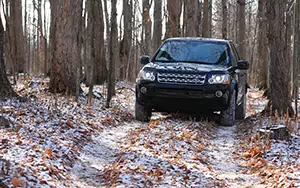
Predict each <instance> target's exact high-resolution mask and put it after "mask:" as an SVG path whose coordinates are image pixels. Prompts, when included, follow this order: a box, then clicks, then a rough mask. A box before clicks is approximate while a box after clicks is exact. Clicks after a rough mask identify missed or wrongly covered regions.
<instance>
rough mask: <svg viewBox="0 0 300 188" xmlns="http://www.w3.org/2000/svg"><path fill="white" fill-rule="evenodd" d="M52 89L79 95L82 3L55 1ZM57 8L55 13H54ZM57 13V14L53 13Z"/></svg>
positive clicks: (52, 37)
mask: <svg viewBox="0 0 300 188" xmlns="http://www.w3.org/2000/svg"><path fill="white" fill-rule="evenodd" d="M50 3H51V11H52V12H51V13H52V14H51V15H52V17H53V19H52V20H51V21H52V22H51V27H52V30H51V32H52V33H51V39H50V41H51V48H52V49H51V54H50V55H51V60H50V61H51V75H50V90H51V91H54V92H65V91H68V92H69V93H70V94H75V92H76V75H77V74H76V72H77V67H78V66H80V65H81V57H80V51H81V42H80V37H79V36H80V32H81V21H82V19H81V17H82V3H83V1H82V0H66V1H54V0H51V1H50ZM52 9H53V10H52ZM53 13H54V14H53Z"/></svg>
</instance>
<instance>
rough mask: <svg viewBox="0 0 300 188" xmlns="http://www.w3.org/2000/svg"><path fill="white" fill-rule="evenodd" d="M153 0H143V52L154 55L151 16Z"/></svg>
mask: <svg viewBox="0 0 300 188" xmlns="http://www.w3.org/2000/svg"><path fill="white" fill-rule="evenodd" d="M151 2H152V1H151ZM151 2H150V0H143V35H142V36H143V41H144V45H143V53H144V54H148V55H152V43H151V41H152V40H151V38H152V37H151V33H152V21H151V16H150V8H151Z"/></svg>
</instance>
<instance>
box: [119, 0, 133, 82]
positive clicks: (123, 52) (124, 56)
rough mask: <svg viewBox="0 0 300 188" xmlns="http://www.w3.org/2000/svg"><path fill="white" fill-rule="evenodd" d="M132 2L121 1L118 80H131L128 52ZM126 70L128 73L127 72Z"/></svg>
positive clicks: (129, 48)
mask: <svg viewBox="0 0 300 188" xmlns="http://www.w3.org/2000/svg"><path fill="white" fill-rule="evenodd" d="M131 3H132V1H130V0H123V16H124V34H123V39H122V41H121V45H120V58H121V62H122V66H121V67H122V68H120V69H121V72H120V78H122V79H126V80H130V81H132V80H133V77H134V76H133V72H132V68H133V66H132V63H131V61H130V52H131V51H132V50H131V48H132V4H131ZM127 70H128V71H127Z"/></svg>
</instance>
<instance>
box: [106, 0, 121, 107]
mask: <svg viewBox="0 0 300 188" xmlns="http://www.w3.org/2000/svg"><path fill="white" fill-rule="evenodd" d="M110 21H111V29H110V41H109V47H110V50H109V53H110V56H109V60H110V61H109V69H108V82H107V101H106V107H109V106H110V101H111V99H112V97H113V95H114V94H115V84H116V83H115V82H116V73H115V71H116V70H115V65H116V61H117V56H118V55H119V53H118V51H116V50H115V49H117V48H118V25H117V0H111V18H110Z"/></svg>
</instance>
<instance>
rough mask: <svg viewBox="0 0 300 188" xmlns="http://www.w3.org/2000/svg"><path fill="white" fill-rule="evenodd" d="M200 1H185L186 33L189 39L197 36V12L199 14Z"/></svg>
mask: <svg viewBox="0 0 300 188" xmlns="http://www.w3.org/2000/svg"><path fill="white" fill-rule="evenodd" d="M198 3H199V2H198V1H195V0H185V4H186V10H187V11H186V20H185V21H186V33H185V35H186V36H187V37H196V36H197V31H198V29H197V25H196V24H195V23H197V15H198V14H197V12H198Z"/></svg>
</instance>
